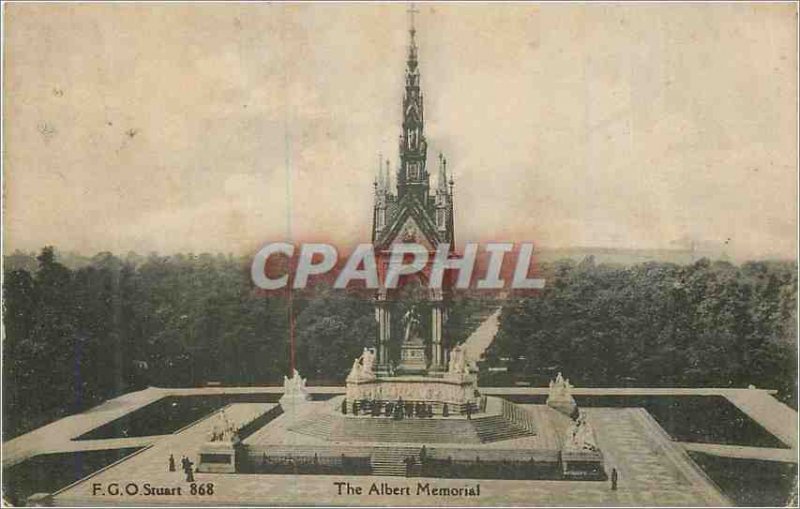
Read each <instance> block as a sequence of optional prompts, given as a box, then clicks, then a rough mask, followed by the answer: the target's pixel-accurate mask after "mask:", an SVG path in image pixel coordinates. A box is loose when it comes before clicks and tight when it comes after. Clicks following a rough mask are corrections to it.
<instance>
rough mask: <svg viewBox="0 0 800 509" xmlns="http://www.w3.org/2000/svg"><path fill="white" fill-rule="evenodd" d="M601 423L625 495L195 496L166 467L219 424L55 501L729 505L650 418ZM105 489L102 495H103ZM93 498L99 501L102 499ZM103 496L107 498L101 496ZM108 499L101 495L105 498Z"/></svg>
mask: <svg viewBox="0 0 800 509" xmlns="http://www.w3.org/2000/svg"><path fill="white" fill-rule="evenodd" d="M248 405H254V404H235V405H231V406H230V407H229V410H227V413H228V415H229V416H231V417H232V416H234V415H238V413H240V410H241V412H252V411H253V407H249V408H241V407H248ZM587 413H588V416H589V419H590V420H591V421H592V422H593V423H595V430H596V432H597V436H598V441H599V442H600V446H601V447H602V448H603V450H604V451H605V453H606V455H607V456H608V457H609V458H610V461H611V462H612V463H613V464H614V465H616V466H617V469H618V470H619V472H620V489H619V490H618V491H611V490H610V487H609V483H608V482H602V481H507V480H480V481H478V480H456V479H425V478H414V479H408V478H405V477H369V476H350V477H347V476H292V475H257V474H238V475H237V474H202V473H201V474H197V475H196V481H197V483H200V484H203V485H204V486H206V483H213V495H199V494H195V495H193V494H191V493H190V485H188V484H187V483H186V482H185V481H184V479H183V477H182V475H181V473H179V472H168V471H167V469H166V458H168V457H169V454H170V453H172V454H175V455H180V454H183V453H186V452H187V451H191V450H192V448H196V447H197V444H198V443H199V441H202V440H204V439H205V435H206V434H207V432H208V430H209V429H210V427H211V426H213V424H214V421H213V419H206V420H203V421H200V422H199V423H197V424H196V425H194V426H191V427H189V428H187V429H185V430H184V431H182V432H180V433H176V434H175V435H172V436H171V437H169V438H166V439H164V440H161V441H159V442H157V443H156V444H155V445H153V446H152V447H150V448H149V449H146V450H144V451H142V452H141V453H139V454H135V455H133V456H131V457H129V459H127V460H124V461H122V462H119V463H117V464H116V465H114V466H112V467H111V468H108V469H106V470H103V471H101V472H100V473H98V474H96V475H94V476H93V477H91V478H88V479H85V480H83V481H80V482H78V483H75V484H73V485H72V486H71V487H68V488H66V489H64V490H61V491H60V492H59V493H58V494H56V497H55V502H56V503H57V504H58V505H110V504H113V503H119V504H125V505H135V504H149V505H154V504H169V505H230V504H239V505H258V504H261V505H263V504H268V505H287V504H288V505H315V506H316V505H390V506H400V505H427V506H433V505H442V506H456V505H460V506H464V505H517V506H519V505H527V506H530V505H549V506H554V505H561V506H564V505H568V506H575V505H595V506H612V505H613V506H641V505H654V504H659V505H670V506H705V505H729V501H727V500H726V499H725V498H724V497H723V496H722V495H720V494H719V492H718V491H717V490H716V488H715V487H714V486H713V484H711V483H709V482H708V480H707V479H706V478H705V477H704V476H703V475H702V473H701V472H700V471H699V469H698V468H697V466H696V465H695V464H694V463H693V462H692V461H690V460H689V458H688V457H687V455H686V453H685V452H684V451H683V450H682V449H681V448H680V446H679V445H677V444H676V443H674V442H671V441H670V440H669V438H668V437H667V436H666V435H665V434H664V432H663V431H662V430H661V428H660V427H658V425H657V424H655V422H654V421H652V419H651V418H650V417H649V415H648V414H647V413H646V412H645V411H643V410H641V409H607V408H597V409H595V408H592V409H587ZM335 482H350V483H351V485H353V486H360V487H362V489H363V490H364V493H363V494H362V495H354V494H350V495H348V494H346V493H344V494H341V495H340V494H339V493H338V488H337V486H336V485H335V484H334V483H335ZM112 483H119V484H120V486H121V487H125V486H126V485H128V483H134V484H135V486H134V487H133V488H131V490H134V489H138V490H139V493H138V494H136V495H130V496H128V495H125V494H123V495H109V494H108V489H109V486H111V485H112ZM145 483H150V484H151V485H153V486H164V487H180V488H181V493H180V495H158V496H144V495H143V489H144V484H145ZM373 483H375V484H376V485H378V486H380V485H381V484H383V483H386V484H388V485H389V486H392V487H398V488H406V487H407V488H408V490H409V494H408V495H390V496H386V495H384V496H381V495H370V494H368V490H369V489H370V487H371V486H372V484H373ZM420 484H421V485H423V486H424V485H426V484H429V485H430V486H431V487H434V488H457V487H464V486H473V487H474V486H475V485H476V484H480V486H481V492H480V497H465V496H434V495H427V494H425V493H424V492H423V493H418V492H417V490H418V486H419V485H420ZM95 486H97V487H98V488H94V487H95ZM93 490H94V491H93ZM97 490H100V491H97ZM101 493H102V494H101Z"/></svg>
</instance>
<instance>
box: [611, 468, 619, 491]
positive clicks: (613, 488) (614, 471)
mask: <svg viewBox="0 0 800 509" xmlns="http://www.w3.org/2000/svg"><path fill="white" fill-rule="evenodd" d="M618 480H619V474H618V473H617V469H616V468H612V469H611V491H617V481H618Z"/></svg>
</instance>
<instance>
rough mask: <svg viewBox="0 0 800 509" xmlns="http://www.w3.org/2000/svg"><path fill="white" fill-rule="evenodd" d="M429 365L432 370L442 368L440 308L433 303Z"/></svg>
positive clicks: (437, 304)
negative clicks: (430, 360)
mask: <svg viewBox="0 0 800 509" xmlns="http://www.w3.org/2000/svg"><path fill="white" fill-rule="evenodd" d="M431 340H432V345H431V356H432V357H433V359H432V362H431V365H432V366H433V368H434V369H441V368H442V367H443V366H442V360H443V359H442V308H441V305H440V304H439V303H435V304H434V305H433V308H432V309H431Z"/></svg>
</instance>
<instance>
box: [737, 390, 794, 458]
mask: <svg viewBox="0 0 800 509" xmlns="http://www.w3.org/2000/svg"><path fill="white" fill-rule="evenodd" d="M726 397H727V398H728V400H729V401H730V402H731V403H733V404H734V405H736V406H737V407H739V410H741V411H742V412H744V413H746V414H747V415H749V416H750V417H751V418H752V419H753V420H754V421H756V422H757V423H759V424H761V425H762V426H764V428H765V429H766V430H767V431H769V432H770V433H772V434H773V435H775V436H776V437H778V438H779V439H781V440H782V441H783V442H784V443H785V444H786V445H788V446H789V447H791V448H792V449H797V429H798V420H797V412H795V411H794V410H792V409H791V408H789V407H788V406H786V405H784V404H783V403H781V402H780V401H778V400H777V399H775V398H773V397H772V396H770V395H769V394H767V393H766V392H764V391H759V390H744V391H739V392H736V393H733V394H730V395H728V396H726Z"/></svg>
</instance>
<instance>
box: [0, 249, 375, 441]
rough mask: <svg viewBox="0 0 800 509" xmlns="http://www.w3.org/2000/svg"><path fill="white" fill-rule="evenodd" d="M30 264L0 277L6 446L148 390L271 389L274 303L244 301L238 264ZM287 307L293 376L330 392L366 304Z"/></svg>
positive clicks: (348, 299) (274, 380)
mask: <svg viewBox="0 0 800 509" xmlns="http://www.w3.org/2000/svg"><path fill="white" fill-rule="evenodd" d="M16 256H17V258H18V260H16V261H17V262H19V261H22V262H23V265H22V266H23V267H25V266H27V267H30V266H31V263H30V262H29V261H25V260H21V257H20V255H16ZM33 263H34V264H35V266H36V269H35V270H33V271H29V270H26V269H25V268H18V267H19V264H14V265H16V267H17V268H15V267H14V265H12V266H11V267H8V268H7V270H6V272H5V279H4V286H3V292H4V294H3V297H4V299H3V303H4V325H5V341H4V343H3V356H4V382H5V383H4V398H5V400H4V405H5V408H4V413H3V415H4V418H5V422H4V425H5V426H4V431H5V434H6V438H8V437H10V436H14V435H16V434H18V433H19V432H23V431H26V430H28V429H31V428H33V427H36V426H38V425H41V424H43V423H44V422H47V421H49V420H52V419H54V418H56V417H59V416H61V415H65V414H68V413H73V412H75V411H80V410H83V409H86V408H88V407H90V406H92V405H94V404H97V403H98V402H100V401H103V400H105V399H107V398H109V397H113V396H116V395H118V394H120V393H123V392H127V391H131V390H137V389H140V388H143V387H146V386H148V385H154V386H162V387H163V386H193V385H195V386H196V385H205V384H207V383H209V382H219V383H222V384H225V385H252V384H279V383H281V381H282V378H283V376H284V375H285V374H288V371H289V330H288V323H289V320H288V316H289V315H288V306H287V298H286V295H277V296H275V295H271V296H263V295H259V294H258V293H256V292H255V291H254V290H253V287H252V284H251V283H250V279H249V278H250V272H249V261H248V260H246V259H244V258H241V259H237V258H232V257H224V256H213V255H207V254H203V255H196V256H195V255H177V256H172V257H160V256H155V255H152V256H150V257H146V258H142V257H131V256H128V257H127V258H126V259H125V260H121V259H119V258H117V257H115V256H112V255H111V254H110V253H101V254H98V255H97V256H95V257H94V258H92V259H91V260H89V261H88V263H87V264H85V265H83V266H82V267H80V268H77V269H74V270H70V269H68V268H67V267H65V266H64V265H62V264H61V263H59V261H57V260H56V256H55V254H54V251H53V249H52V248H45V249H44V250H43V251H42V253H41V254H40V255H39V256H38V258H37V259H35V260H33ZM293 299H296V300H293V314H294V316H295V317H296V318H295V319H296V323H297V334H296V342H297V346H298V348H297V351H298V353H297V366H298V368H299V369H300V370H301V372H302V373H303V374H304V375H307V374H310V375H311V377H312V380H320V381H327V380H333V381H335V382H336V383H341V381H342V378H343V376H344V375H343V374H342V373H343V370H346V369H347V368H346V367H347V365H348V364H351V362H352V361H351V360H349V361H348V360H347V359H352V357H353V356H355V355H356V353H357V352H358V351H359V350H360V348H361V347H362V345H364V344H366V343H367V340H369V342H371V340H372V338H373V336H374V332H373V330H372V329H370V327H373V323H374V318H373V316H374V313H373V310H372V308H371V306H370V305H369V302H368V301H366V300H365V299H364V298H363V297H359V296H357V295H354V296H351V295H348V294H344V295H342V294H340V293H335V292H329V293H324V294H322V295H317V296H316V297H315V298H314V299H313V300H309V299H308V298H304V297H303V296H302V295H301V296H295V297H294V298H293ZM345 374H346V372H345Z"/></svg>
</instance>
